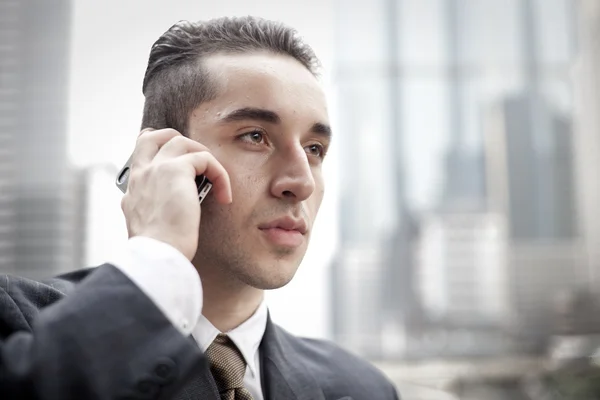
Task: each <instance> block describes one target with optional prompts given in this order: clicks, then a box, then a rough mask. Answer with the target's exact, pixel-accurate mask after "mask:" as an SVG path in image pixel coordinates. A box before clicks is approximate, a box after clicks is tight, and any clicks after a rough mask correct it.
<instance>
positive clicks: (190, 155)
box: [132, 128, 232, 204]
mask: <svg viewBox="0 0 600 400" xmlns="http://www.w3.org/2000/svg"><path fill="white" fill-rule="evenodd" d="M150 164H153V165H154V166H158V165H161V164H162V165H164V166H165V167H167V166H168V165H169V166H171V167H175V164H178V165H180V167H176V168H183V170H185V169H186V164H187V168H191V169H192V170H193V173H194V176H197V175H204V176H206V178H208V180H210V181H211V183H212V184H213V189H212V191H213V193H214V195H215V196H216V198H217V200H218V201H219V202H221V203H225V204H229V203H231V202H232V193H231V184H230V179H229V174H228V173H227V171H226V170H225V168H224V167H223V166H222V165H221V164H220V163H219V162H218V161H217V159H216V158H215V157H214V156H213V155H212V154H211V153H210V150H209V149H208V148H207V147H206V146H204V145H202V144H200V143H198V142H196V141H195V140H192V139H189V138H186V137H184V136H183V135H181V134H180V133H179V132H178V131H176V130H174V129H161V130H153V129H150V128H149V129H145V130H143V131H142V132H141V133H140V135H139V137H138V140H137V144H136V149H135V152H134V157H133V161H132V171H133V170H140V169H141V170H143V169H146V168H145V167H149V166H150ZM180 171H182V170H181V169H180Z"/></svg>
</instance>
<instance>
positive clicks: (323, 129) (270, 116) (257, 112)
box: [220, 107, 331, 138]
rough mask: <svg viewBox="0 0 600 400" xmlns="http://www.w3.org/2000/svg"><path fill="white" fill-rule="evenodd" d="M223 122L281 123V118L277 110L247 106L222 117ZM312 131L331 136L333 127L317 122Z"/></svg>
mask: <svg viewBox="0 0 600 400" xmlns="http://www.w3.org/2000/svg"><path fill="white" fill-rule="evenodd" d="M220 120H221V122H237V121H247V120H254V121H263V122H267V123H270V124H279V123H281V118H280V117H279V115H277V113H276V112H274V111H270V110H266V109H263V108H254V107H245V108H239V109H237V110H234V111H232V112H230V113H229V114H227V115H225V116H223V117H221V119H220ZM310 131H311V132H313V133H316V134H319V135H321V136H325V137H327V138H330V137H331V127H330V126H329V125H327V124H324V123H322V122H316V123H314V124H313V126H312V127H311V128H310Z"/></svg>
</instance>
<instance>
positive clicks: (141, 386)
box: [136, 380, 158, 398]
mask: <svg viewBox="0 0 600 400" xmlns="http://www.w3.org/2000/svg"><path fill="white" fill-rule="evenodd" d="M136 388H137V391H138V392H139V393H141V394H143V395H144V396H145V397H146V398H150V397H153V396H152V395H154V394H156V393H158V387H157V385H156V383H154V382H152V381H150V380H143V381H140V382H138V384H137V385H136Z"/></svg>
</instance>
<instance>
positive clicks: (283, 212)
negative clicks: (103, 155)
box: [142, 17, 330, 289]
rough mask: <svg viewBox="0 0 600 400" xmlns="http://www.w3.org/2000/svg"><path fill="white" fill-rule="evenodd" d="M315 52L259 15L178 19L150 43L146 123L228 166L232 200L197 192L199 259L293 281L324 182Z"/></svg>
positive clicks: (246, 276) (242, 273)
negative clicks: (183, 139)
mask: <svg viewBox="0 0 600 400" xmlns="http://www.w3.org/2000/svg"><path fill="white" fill-rule="evenodd" d="M317 65H318V61H317V59H316V57H315V55H314V53H313V51H312V50H311V49H310V48H309V47H308V46H307V45H305V44H304V43H303V42H302V41H301V40H300V39H299V38H298V37H297V36H296V33H295V31H293V30H292V29H290V28H288V27H286V26H284V25H281V24H278V23H274V22H270V21H265V20H262V19H257V18H250V17H248V18H223V19H217V20H212V21H209V22H202V23H180V24H177V25H175V26H174V27H172V28H171V29H169V31H167V32H166V33H165V34H164V35H163V36H162V37H161V38H159V40H158V41H157V42H156V43H155V45H154V46H153V48H152V51H151V54H150V60H149V63H148V69H147V71H146V76H145V79H144V95H145V96H146V102H145V106H144V117H143V122H142V125H143V126H142V128H147V127H150V128H155V129H162V128H174V129H176V130H178V131H179V132H181V133H183V134H184V135H185V136H188V137H190V138H192V139H194V140H197V141H199V142H200V143H202V144H204V145H205V146H207V147H208V148H209V149H210V151H211V152H212V153H213V155H214V156H215V157H216V158H217V160H219V162H220V163H221V164H223V166H224V167H225V168H226V170H227V171H228V173H229V175H230V178H231V185H232V192H233V203H232V204H231V205H226V206H225V205H221V204H218V203H217V202H216V201H214V200H213V199H212V198H211V196H209V197H208V198H207V199H206V200H205V201H204V203H203V204H202V221H201V224H200V239H199V243H198V252H197V255H196V258H195V259H194V263H195V265H196V266H197V267H199V268H200V270H203V269H204V270H206V269H207V268H209V269H210V268H212V269H219V270H220V271H222V272H224V273H226V274H228V275H229V276H231V277H233V278H235V279H238V280H240V281H242V282H244V283H246V284H248V285H250V286H253V287H257V288H262V289H268V288H276V287H281V286H283V285H285V284H286V283H288V282H289V280H290V279H291V278H292V277H293V275H294V273H295V272H296V269H297V267H298V265H299V264H300V261H301V260H302V257H303V256H304V254H305V252H306V247H307V245H308V238H309V236H310V232H311V229H312V226H313V222H314V220H315V217H316V215H317V211H318V209H319V206H320V204H321V200H322V198H323V193H324V185H323V177H322V170H321V168H322V162H323V157H324V155H325V153H326V151H327V149H328V147H329V141H330V128H329V122H328V115H327V107H326V102H325V96H324V93H323V91H322V89H321V87H320V85H319V83H318V81H317V79H316V77H315V76H316V71H315V69H316V67H317Z"/></svg>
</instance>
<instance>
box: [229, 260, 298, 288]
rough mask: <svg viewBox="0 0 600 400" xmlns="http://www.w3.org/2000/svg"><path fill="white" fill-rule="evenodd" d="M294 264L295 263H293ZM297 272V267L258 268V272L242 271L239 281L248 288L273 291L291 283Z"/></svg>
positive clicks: (275, 266)
mask: <svg viewBox="0 0 600 400" xmlns="http://www.w3.org/2000/svg"><path fill="white" fill-rule="evenodd" d="M294 264H295V263H294ZM297 270H298V266H297V265H285V266H284V265H281V264H279V265H274V266H273V267H272V268H264V269H263V268H259V270H258V271H256V270H255V271H244V272H245V273H243V274H241V275H242V276H240V277H239V278H240V280H241V281H243V282H244V283H245V284H247V285H248V286H252V287H253V288H256V289H260V290H274V289H280V288H282V287H284V286H286V285H287V284H288V283H290V282H291V281H292V279H293V278H294V276H295V275H296V271H297Z"/></svg>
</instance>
